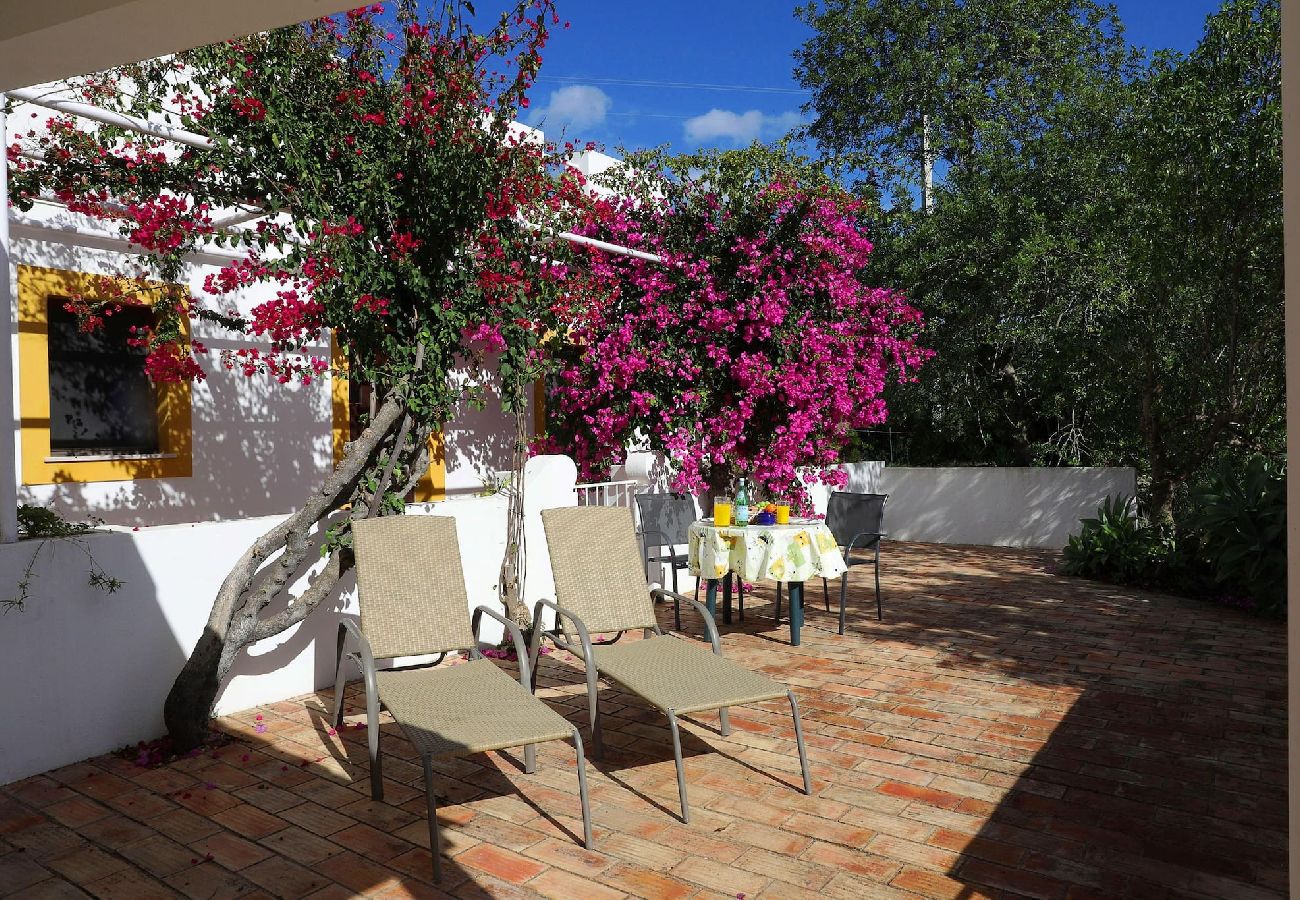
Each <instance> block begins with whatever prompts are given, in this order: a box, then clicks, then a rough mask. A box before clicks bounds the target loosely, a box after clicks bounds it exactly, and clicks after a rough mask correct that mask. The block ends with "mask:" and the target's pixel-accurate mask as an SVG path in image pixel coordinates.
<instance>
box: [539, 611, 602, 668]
mask: <svg viewBox="0 0 1300 900" xmlns="http://www.w3.org/2000/svg"><path fill="white" fill-rule="evenodd" d="M543 607H545V608H547V609H551V610H554V611H555V627H556V628H557V629H559V628H560V627H561V625H560V619H568V620H569V621H570V622H572V623H573V629H574V631H576V632H578V640H579V641H580V642H581V643H582V661H583V662H584V663H586V664H587V665H591V664H592V663H593V662H594V661H595V658H594V657H593V656H592V653H591V635H590V634H588V633H587V626H586V623H584V622H583V621H582V619H579V618H578V617H577V616H576V615H574V614H573V613H571V612H569V611H568V610H567V609H565V608H564V607H562V606H560V605H559V604H558V603H556V602H554V601H552V600H547V599H546V598H542V599H540V600H538V601H537V603H536V604H535V605H534V606H533V645H532V647H531V648H530V654H529V655H530V656H531V657H532V660H533V664H534V665H536V664H537V654H538V652H539V651H540V649H541V646H542V632H543V630H544V629H543V628H542V626H541V621H542V608H543ZM551 640H555V637H554V636H552V637H551ZM567 649H569V651H570V652H572V648H571V647H569V648H567Z"/></svg>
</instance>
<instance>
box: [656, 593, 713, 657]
mask: <svg viewBox="0 0 1300 900" xmlns="http://www.w3.org/2000/svg"><path fill="white" fill-rule="evenodd" d="M650 593H651V595H655V594H658V595H659V596H661V597H672V598H673V599H674V600H677V601H679V602H681V603H689V604H691V605H692V606H694V607H695V609H696V611H697V612H698V613H699V614H700V618H702V619H704V633H705V634H707V635H708V636H709V643H710V644H712V645H713V652H714V653H716V654H718V655H719V656H721V655H722V639H721V638H720V637H719V636H718V626H717V624H716V623H715V622H714V621H713V616H711V615H709V608H708V607H707V606H705V605H704V604H703V603H701V602H700V601H698V600H695V599H692V598H691V597H686V596H684V595H682V594H679V593H677V592H676V591H670V590H668V589H666V588H654V589H653V590H651V591H650Z"/></svg>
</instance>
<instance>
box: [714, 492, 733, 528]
mask: <svg viewBox="0 0 1300 900" xmlns="http://www.w3.org/2000/svg"><path fill="white" fill-rule="evenodd" d="M713 524H714V526H715V527H717V528H726V527H727V526H729V525H730V524H731V501H730V500H728V499H724V498H718V499H715V500H714V501H713Z"/></svg>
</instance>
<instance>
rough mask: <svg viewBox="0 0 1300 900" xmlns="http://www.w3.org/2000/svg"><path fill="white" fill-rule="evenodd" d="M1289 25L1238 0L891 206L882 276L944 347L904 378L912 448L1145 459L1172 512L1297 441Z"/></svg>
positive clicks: (1147, 492)
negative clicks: (1141, 64) (1289, 314)
mask: <svg viewBox="0 0 1300 900" xmlns="http://www.w3.org/2000/svg"><path fill="white" fill-rule="evenodd" d="M1278 42H1279V28H1278V3H1277V2H1276V0H1232V2H1229V3H1227V4H1226V5H1225V6H1224V8H1223V10H1222V11H1221V12H1220V13H1218V14H1217V15H1215V16H1213V17H1211V18H1210V20H1209V21H1208V23H1207V30H1206V34H1205V37H1204V39H1203V40H1202V42H1201V43H1200V45H1199V46H1198V47H1197V48H1196V50H1195V51H1194V52H1192V53H1191V54H1189V55H1187V56H1185V57H1183V56H1178V55H1174V54H1162V55H1160V56H1158V57H1156V58H1155V59H1154V60H1153V61H1152V63H1151V64H1150V65H1149V67H1148V68H1147V70H1146V71H1144V72H1143V74H1142V77H1140V78H1134V79H1131V80H1125V81H1121V80H1117V79H1112V80H1097V81H1095V82H1091V83H1089V85H1088V87H1087V89H1086V90H1077V91H1075V92H1073V93H1071V94H1068V95H1062V96H1061V97H1060V98H1059V99H1058V101H1057V102H1056V103H1055V104H1054V105H1053V106H1052V107H1051V108H1050V109H1048V110H1046V115H1045V118H1044V120H1043V124H1044V127H1043V128H1042V130H1041V132H1040V133H1039V134H1037V135H1035V136H1032V137H1030V138H1028V139H1026V140H1023V141H1020V142H1019V143H1018V144H1017V145H1016V146H1014V147H1008V146H1004V145H996V144H991V145H988V146H985V147H982V148H977V149H976V150H975V151H974V152H973V153H971V154H970V155H969V156H968V157H967V158H966V160H965V162H964V164H963V165H962V166H961V167H960V168H954V169H953V170H952V171H951V172H950V175H949V178H948V179H947V181H946V183H945V184H944V185H943V186H942V187H941V188H940V202H939V203H938V204H937V205H936V208H935V209H934V210H933V212H932V213H931V214H930V215H923V214H920V213H917V212H913V211H911V210H901V209H900V210H895V211H892V212H890V213H888V214H886V215H885V217H884V221H883V222H882V229H883V230H884V232H885V237H884V238H883V239H882V240H881V241H879V245H880V252H879V253H878V255H877V258H876V260H875V264H877V265H879V266H881V271H882V275H881V277H880V278H879V279H878V280H880V281H883V282H884V283H886V284H891V285H893V286H895V287H899V288H901V289H903V290H904V291H905V292H906V293H908V294H909V296H910V297H911V298H912V299H913V301H914V302H915V303H916V304H917V305H918V306H919V307H920V308H921V309H922V310H923V311H924V312H925V313H926V316H927V323H928V333H927V335H926V340H927V341H928V342H929V344H930V345H931V346H934V347H936V348H937V349H938V350H939V351H940V352H939V355H938V357H937V358H936V359H935V360H934V361H933V362H932V363H931V364H930V365H928V366H926V367H925V369H923V370H922V371H921V373H920V377H919V382H918V383H916V384H912V385H901V386H898V387H896V388H894V389H892V394H891V400H892V409H893V410H894V413H895V417H896V422H897V424H898V426H899V427H900V428H901V429H903V430H904V431H907V432H909V433H910V435H911V437H910V440H909V443H908V451H909V453H910V454H911V456H910V458H911V459H912V460H913V461H918V462H940V461H944V462H948V461H955V462H995V463H1002V464H1008V463H1010V464H1033V463H1066V464H1082V463H1086V464H1127V465H1137V466H1138V467H1139V470H1140V471H1141V473H1142V474H1143V476H1144V484H1145V489H1144V492H1143V495H1144V497H1143V498H1144V501H1145V502H1146V504H1147V506H1148V507H1149V508H1150V510H1151V512H1152V514H1153V515H1154V516H1156V517H1159V518H1168V517H1169V516H1170V515H1171V513H1172V510H1173V504H1174V502H1175V499H1176V498H1177V497H1178V496H1179V494H1180V491H1181V488H1182V487H1183V486H1185V485H1187V484H1188V483H1189V482H1190V481H1193V480H1195V479H1196V478H1197V477H1198V475H1199V474H1200V473H1202V472H1204V471H1206V469H1207V464H1211V463H1213V462H1214V461H1215V460H1216V458H1218V457H1221V456H1223V455H1225V454H1229V455H1231V454H1245V453H1249V452H1254V451H1264V452H1266V453H1271V454H1272V455H1274V456H1276V455H1277V454H1278V453H1280V452H1281V451H1282V448H1283V441H1282V416H1281V412H1282V403H1283V387H1282V385H1283V371H1282V359H1283V349H1282V309H1283V306H1282V281H1281V279H1282V255H1281V254H1282V243H1281V155H1280V154H1281V121H1280V109H1279V102H1278V98H1279V68H1278Z"/></svg>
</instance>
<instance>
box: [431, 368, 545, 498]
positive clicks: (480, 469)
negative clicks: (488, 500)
mask: <svg viewBox="0 0 1300 900" xmlns="http://www.w3.org/2000/svg"><path fill="white" fill-rule="evenodd" d="M485 365H487V366H489V367H492V371H495V365H496V360H495V358H489V359H488V360H487V362H486V363H485ZM454 377H455V378H457V379H458V381H459V382H460V383H461V384H462V385H467V384H469V383H470V378H469V376H468V375H467V374H465V373H464V372H461V373H458V374H457V375H456V376H454ZM474 383H475V384H477V385H478V386H479V388H480V389H481V392H482V396H481V399H482V407H481V408H478V407H476V406H475V404H472V403H470V402H469V400H467V399H463V400H461V402H460V403H459V404H458V406H457V408H456V411H455V412H454V414H453V415H452V416H451V418H450V422H449V425H448V427H447V428H446V429H445V431H444V433H443V441H444V447H445V455H446V497H447V498H448V499H452V498H456V497H466V496H474V495H478V494H482V493H483V492H484V490H485V488H487V487H488V486H494V483H495V479H496V475H497V473H508V472H509V471H510V468H511V458H512V456H513V454H514V449H515V421H514V417H513V416H511V415H507V414H506V413H505V412H503V411H502V409H501V386H500V384H499V383H498V382H497V380H496V379H495V378H494V377H491V376H488V377H484V378H483V379H482V380H481V381H476V382H474ZM525 420H526V422H527V423H528V425H527V433H528V436H529V437H530V438H531V437H532V434H533V410H532V399H531V397H530V398H529V403H528V409H527V410H526V412H525Z"/></svg>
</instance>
